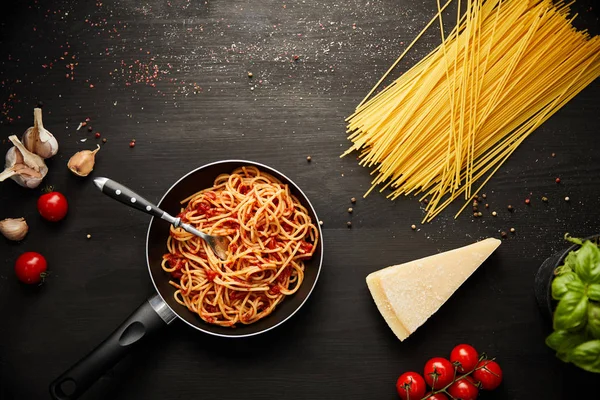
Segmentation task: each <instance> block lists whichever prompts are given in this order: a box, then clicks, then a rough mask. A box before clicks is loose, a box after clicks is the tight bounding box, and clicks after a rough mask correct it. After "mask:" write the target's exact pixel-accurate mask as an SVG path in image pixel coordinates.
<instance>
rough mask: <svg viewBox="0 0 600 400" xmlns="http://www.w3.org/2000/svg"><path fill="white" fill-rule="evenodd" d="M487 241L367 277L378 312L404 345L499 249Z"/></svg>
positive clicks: (496, 243)
mask: <svg viewBox="0 0 600 400" xmlns="http://www.w3.org/2000/svg"><path fill="white" fill-rule="evenodd" d="M500 243H501V241H500V240H498V239H494V238H488V239H485V240H482V241H480V242H477V243H473V244H471V245H469V246H465V247H460V248H458V249H454V250H450V251H447V252H444V253H439V254H436V255H433V256H429V257H425V258H421V259H419V260H414V261H410V262H407V263H405V264H400V265H394V266H391V267H387V268H384V269H382V270H379V271H376V272H373V273H371V274H369V275H368V276H367V286H368V287H369V291H370V292H371V295H372V296H373V300H375V304H376V305H377V308H378V309H379V312H380V313H381V315H382V316H383V318H384V319H385V321H386V322H387V324H388V325H389V327H390V328H391V329H392V331H393V332H394V333H395V334H396V336H398V339H400V340H401V341H402V340H404V339H406V338H407V337H408V336H409V335H410V334H411V333H413V332H414V331H416V330H417V328H419V327H420V326H421V325H423V323H424V322H425V321H427V319H429V317H431V316H432V315H433V314H434V313H435V312H436V311H437V310H438V309H439V308H440V307H441V306H442V305H443V304H444V303H445V302H446V301H447V300H448V299H449V298H450V296H452V294H453V293H454V292H455V291H456V290H457V289H458V288H459V287H460V285H462V284H463V283H464V282H465V281H466V280H467V279H468V278H469V276H471V274H473V272H475V270H476V269H477V268H479V266H480V265H481V264H483V262H484V261H485V260H486V259H487V258H488V257H489V256H490V255H491V254H492V253H493V252H494V250H496V249H497V248H498V246H500Z"/></svg>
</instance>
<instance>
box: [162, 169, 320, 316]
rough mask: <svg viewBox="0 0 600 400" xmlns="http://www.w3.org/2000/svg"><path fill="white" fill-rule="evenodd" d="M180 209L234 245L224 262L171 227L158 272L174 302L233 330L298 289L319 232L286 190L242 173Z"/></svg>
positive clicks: (223, 178) (267, 178)
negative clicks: (166, 277)
mask: <svg viewBox="0 0 600 400" xmlns="http://www.w3.org/2000/svg"><path fill="white" fill-rule="evenodd" d="M181 203H182V205H184V204H185V208H184V209H182V211H181V213H180V214H179V217H181V218H182V219H183V220H184V221H185V222H187V223H190V224H192V225H193V226H194V227H196V228H197V229H199V230H201V231H203V232H206V233H209V234H213V235H226V236H229V238H230V239H231V243H230V245H229V251H228V258H227V260H224V261H223V260H220V259H218V258H217V257H216V256H215V255H214V254H213V252H212V251H211V250H210V248H209V247H208V245H207V244H206V243H205V242H204V241H203V240H202V239H200V238H198V237H196V236H194V235H192V234H190V233H188V232H186V231H184V230H182V229H181V228H174V227H171V231H170V235H169V238H168V239H167V248H168V253H167V254H165V255H164V256H163V261H162V268H163V270H164V271H166V272H169V273H170V274H171V277H172V280H171V281H170V282H169V283H170V284H171V285H173V286H174V287H175V288H176V289H177V290H176V291H175V300H176V301H177V302H178V303H179V304H182V305H184V306H186V307H187V308H188V309H189V310H190V311H192V312H194V313H197V314H198V315H199V316H200V318H202V319H203V320H204V321H206V322H208V323H210V324H215V325H220V326H225V327H235V324H237V323H241V324H251V323H253V322H256V321H258V320H259V319H261V318H264V317H266V316H267V315H269V314H270V313H271V312H273V310H274V309H275V307H276V306H277V305H278V304H279V303H281V301H282V300H283V299H284V298H285V296H288V295H291V294H293V293H295V292H296V291H297V290H298V289H299V287H300V285H301V284H302V281H303V279H304V260H307V259H310V258H311V257H312V255H313V254H314V252H315V249H316V246H317V243H318V240H319V231H318V229H317V227H316V226H315V224H314V223H313V222H312V221H311V218H310V216H309V213H308V210H307V209H306V208H305V207H304V206H302V205H301V204H300V202H299V201H298V199H297V198H296V197H295V196H293V195H292V194H291V193H290V191H289V187H288V186H287V185H285V184H283V183H281V182H280V181H279V180H277V179H276V178H275V177H273V176H271V175H269V174H267V173H264V172H262V171H260V170H259V169H257V168H256V167H252V166H248V167H241V168H238V169H236V170H235V171H233V172H232V173H231V174H223V175H219V176H218V177H217V178H216V179H215V182H214V186H213V187H211V188H208V189H204V190H201V191H199V192H198V193H195V194H193V195H192V196H190V197H188V198H187V199H184V200H182V202H181Z"/></svg>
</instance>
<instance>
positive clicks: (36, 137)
mask: <svg viewBox="0 0 600 400" xmlns="http://www.w3.org/2000/svg"><path fill="white" fill-rule="evenodd" d="M22 140H23V144H24V145H25V148H26V149H27V150H29V151H31V152H32V153H35V154H37V155H38V156H40V157H42V158H50V157H52V156H53V155H55V154H56V152H57V151H58V142H57V141H56V138H55V137H54V136H53V135H52V134H51V133H50V132H48V131H47V130H46V129H45V128H44V124H43V122H42V109H41V108H34V109H33V126H32V127H31V128H29V129H27V130H26V131H25V133H24V134H23V138H22Z"/></svg>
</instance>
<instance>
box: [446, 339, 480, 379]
mask: <svg viewBox="0 0 600 400" xmlns="http://www.w3.org/2000/svg"><path fill="white" fill-rule="evenodd" d="M450 361H451V362H452V364H455V365H456V366H457V370H458V372H460V373H461V374H464V373H466V372H469V371H473V370H474V369H475V367H476V366H477V363H478V362H479V354H477V350H475V348H474V347H473V346H469V345H468V344H459V345H458V346H456V347H455V348H453V349H452V352H451V353H450Z"/></svg>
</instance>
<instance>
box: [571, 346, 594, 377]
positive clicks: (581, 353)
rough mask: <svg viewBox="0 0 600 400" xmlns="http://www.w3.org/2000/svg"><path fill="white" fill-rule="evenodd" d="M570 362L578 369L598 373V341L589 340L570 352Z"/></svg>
mask: <svg viewBox="0 0 600 400" xmlns="http://www.w3.org/2000/svg"><path fill="white" fill-rule="evenodd" d="M569 358H570V360H571V362H572V363H573V364H575V365H577V366H578V367H579V368H582V369H585V370H586V371H590V372H598V373H600V340H590V341H589V342H585V343H582V344H580V345H579V346H577V347H575V348H574V349H573V350H571V352H570V356H569Z"/></svg>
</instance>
